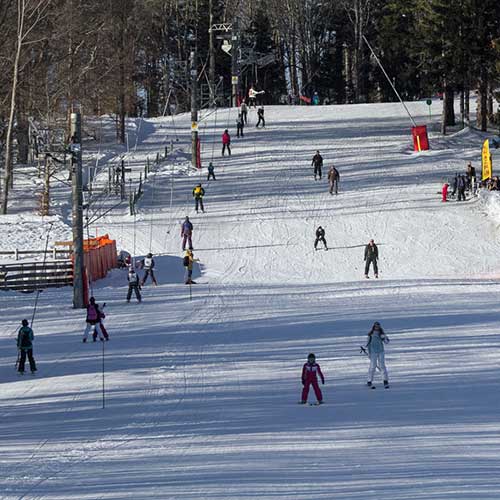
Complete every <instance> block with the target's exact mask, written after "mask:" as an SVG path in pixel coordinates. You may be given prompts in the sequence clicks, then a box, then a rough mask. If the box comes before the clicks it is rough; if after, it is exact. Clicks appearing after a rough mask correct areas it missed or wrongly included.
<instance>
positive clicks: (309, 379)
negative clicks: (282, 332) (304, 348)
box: [300, 353, 325, 405]
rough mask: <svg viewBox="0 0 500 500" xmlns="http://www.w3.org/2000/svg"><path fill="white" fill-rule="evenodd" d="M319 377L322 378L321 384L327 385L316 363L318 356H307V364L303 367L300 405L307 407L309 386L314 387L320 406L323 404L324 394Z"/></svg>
mask: <svg viewBox="0 0 500 500" xmlns="http://www.w3.org/2000/svg"><path fill="white" fill-rule="evenodd" d="M318 375H319V377H320V378H321V383H322V384H323V385H324V384H325V377H324V376H323V373H322V372H321V368H320V367H319V365H318V363H316V356H315V355H314V354H313V353H311V354H309V356H307V363H305V364H304V366H303V367H302V385H303V386H304V388H303V389H302V400H301V401H300V404H303V405H305V404H306V403H307V396H308V394H309V386H310V385H312V386H313V389H314V394H315V395H316V399H317V400H318V404H319V405H320V404H323V394H321V389H320V388H319V384H318Z"/></svg>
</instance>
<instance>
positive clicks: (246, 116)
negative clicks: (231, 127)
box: [240, 99, 248, 125]
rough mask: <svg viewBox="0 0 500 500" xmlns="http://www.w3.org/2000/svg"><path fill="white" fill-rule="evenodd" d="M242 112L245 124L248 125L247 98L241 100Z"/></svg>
mask: <svg viewBox="0 0 500 500" xmlns="http://www.w3.org/2000/svg"><path fill="white" fill-rule="evenodd" d="M240 114H241V118H243V123H244V124H245V125H247V123H248V106H247V103H246V102H245V99H243V101H241V106H240Z"/></svg>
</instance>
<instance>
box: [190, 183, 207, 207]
mask: <svg viewBox="0 0 500 500" xmlns="http://www.w3.org/2000/svg"><path fill="white" fill-rule="evenodd" d="M204 196H205V190H204V189H203V188H202V186H201V184H197V185H196V186H195V187H194V188H193V198H194V208H195V210H196V213H198V208H200V209H201V211H202V212H203V213H205V207H204V206H203V197H204Z"/></svg>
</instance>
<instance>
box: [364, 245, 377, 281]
mask: <svg viewBox="0 0 500 500" xmlns="http://www.w3.org/2000/svg"><path fill="white" fill-rule="evenodd" d="M377 260H378V248H377V245H375V242H374V241H373V240H370V242H369V243H368V245H366V247H365V262H366V264H365V278H369V277H370V276H368V273H369V271H370V264H371V263H373V272H374V273H375V278H378V265H377Z"/></svg>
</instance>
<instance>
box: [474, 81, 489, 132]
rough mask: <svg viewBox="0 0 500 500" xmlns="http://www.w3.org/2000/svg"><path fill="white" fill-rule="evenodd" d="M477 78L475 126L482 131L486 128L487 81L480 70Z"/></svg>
mask: <svg viewBox="0 0 500 500" xmlns="http://www.w3.org/2000/svg"><path fill="white" fill-rule="evenodd" d="M481 73H482V74H481V76H480V78H479V87H478V96H477V126H478V127H479V128H480V129H481V130H482V131H483V132H486V131H487V130H488V114H487V113H488V110H487V101H488V82H487V80H486V75H485V74H484V72H483V71H482V72H481Z"/></svg>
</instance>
